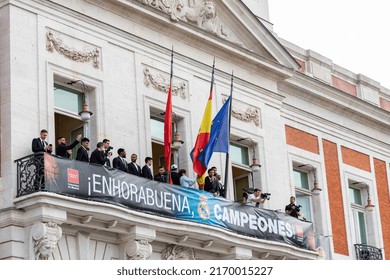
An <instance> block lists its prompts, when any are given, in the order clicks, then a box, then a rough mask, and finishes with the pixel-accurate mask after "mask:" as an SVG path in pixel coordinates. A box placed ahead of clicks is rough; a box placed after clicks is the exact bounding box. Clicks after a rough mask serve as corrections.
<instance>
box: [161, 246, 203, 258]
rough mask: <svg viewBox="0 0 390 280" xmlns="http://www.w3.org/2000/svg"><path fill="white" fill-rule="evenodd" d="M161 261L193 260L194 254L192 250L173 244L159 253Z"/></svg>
mask: <svg viewBox="0 0 390 280" xmlns="http://www.w3.org/2000/svg"><path fill="white" fill-rule="evenodd" d="M161 259H163V260H195V253H194V250H193V249H192V248H189V247H184V246H178V245H175V244H169V245H167V246H166V247H165V248H164V250H163V251H162V252H161Z"/></svg>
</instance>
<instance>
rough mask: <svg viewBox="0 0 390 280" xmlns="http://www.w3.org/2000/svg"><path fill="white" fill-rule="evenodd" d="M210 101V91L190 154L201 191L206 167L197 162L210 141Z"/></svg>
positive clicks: (211, 94)
mask: <svg viewBox="0 0 390 280" xmlns="http://www.w3.org/2000/svg"><path fill="white" fill-rule="evenodd" d="M212 101H213V92H212V90H211V91H210V96H209V100H208V101H207V105H206V109H205V110H204V114H203V119H202V122H201V124H200V129H199V132H198V136H197V138H196V142H195V146H194V149H193V150H192V152H191V157H192V162H193V166H194V171H195V172H196V174H198V176H199V177H198V179H197V181H198V185H199V188H200V189H203V186H204V180H205V178H206V171H207V166H204V165H203V163H202V162H200V161H199V160H198V156H199V154H200V153H201V152H202V151H203V149H204V147H205V146H206V145H207V143H208V142H209V140H210V130H211V121H212V110H213V108H212Z"/></svg>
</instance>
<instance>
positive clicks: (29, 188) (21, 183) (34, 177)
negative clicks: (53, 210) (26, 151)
mask: <svg viewBox="0 0 390 280" xmlns="http://www.w3.org/2000/svg"><path fill="white" fill-rule="evenodd" d="M43 155H44V153H43V152H40V153H36V154H32V155H28V156H25V157H22V158H20V159H17V160H15V162H16V166H17V172H16V176H17V191H16V197H19V196H23V195H26V194H30V193H34V192H37V191H41V190H44V189H45V176H44V157H43Z"/></svg>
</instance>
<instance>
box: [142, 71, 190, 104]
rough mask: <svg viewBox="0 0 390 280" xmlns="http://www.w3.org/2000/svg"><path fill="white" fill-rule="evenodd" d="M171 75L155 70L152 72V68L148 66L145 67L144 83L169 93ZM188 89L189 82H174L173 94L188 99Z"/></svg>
mask: <svg viewBox="0 0 390 280" xmlns="http://www.w3.org/2000/svg"><path fill="white" fill-rule="evenodd" d="M169 80H170V77H169V75H164V74H162V73H158V72H157V71H155V72H154V73H152V70H151V69H149V68H148V67H145V68H144V84H145V86H146V87H149V86H151V87H153V88H154V89H156V90H158V91H161V92H164V93H168V90H169V83H170V81H169ZM186 90H187V84H186V82H184V81H180V82H176V83H175V82H172V95H173V96H180V97H181V98H182V99H186Z"/></svg>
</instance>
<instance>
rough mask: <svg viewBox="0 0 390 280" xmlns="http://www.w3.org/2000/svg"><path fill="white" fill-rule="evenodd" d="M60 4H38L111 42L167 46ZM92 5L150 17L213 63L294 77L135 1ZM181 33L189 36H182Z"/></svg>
mask: <svg viewBox="0 0 390 280" xmlns="http://www.w3.org/2000/svg"><path fill="white" fill-rule="evenodd" d="M35 1H36V0H35ZM88 1H89V0H87V3H88ZM37 2H38V1H37ZM58 2H59V3H52V2H50V1H47V2H41V1H39V5H46V6H47V7H49V8H51V9H53V10H57V11H58V12H59V14H58V15H57V14H56V19H55V20H57V21H58V20H63V21H68V20H69V19H68V17H71V18H76V19H78V20H79V19H82V21H83V22H86V23H90V24H91V25H93V26H96V27H98V28H99V31H98V33H101V35H102V38H104V39H105V40H109V41H111V39H114V38H115V39H114V40H115V41H117V40H118V39H119V40H122V41H123V39H122V38H125V39H126V38H131V40H132V41H134V42H142V44H144V45H145V46H147V47H148V48H150V49H156V50H158V51H161V49H163V48H164V46H162V45H156V44H155V43H154V42H153V40H147V39H143V38H140V37H139V36H137V34H135V33H129V32H128V31H127V30H128V29H127V28H126V27H125V26H115V27H114V26H112V25H111V24H109V23H108V22H107V23H105V22H104V21H103V20H100V21H98V20H96V19H94V18H93V16H92V15H91V14H88V11H89V10H88V9H82V7H75V8H74V9H73V10H70V9H68V8H66V7H65V6H62V5H61V1H58ZM64 2H65V1H64ZM90 2H91V3H89V4H93V5H97V6H99V7H100V6H101V5H103V6H105V8H104V10H105V12H106V13H110V14H116V15H119V16H121V17H123V18H126V19H128V20H129V21H136V22H139V24H142V23H143V22H145V18H146V17H147V18H148V22H149V24H150V26H149V27H150V28H151V29H155V30H156V31H158V32H161V30H163V31H164V32H166V35H167V36H170V37H172V38H174V40H176V41H178V42H182V41H183V40H185V42H186V43H188V44H190V45H192V46H194V47H197V48H198V49H200V50H204V52H206V53H208V52H210V50H211V49H212V50H213V53H212V54H210V57H211V60H212V57H213V56H216V57H218V56H219V57H221V58H223V59H226V60H227V61H231V63H235V64H236V65H240V66H241V67H243V68H245V69H248V70H250V71H253V72H254V73H259V70H260V69H262V71H261V72H260V73H261V74H262V75H264V76H267V77H269V78H271V79H275V80H281V79H285V78H288V77H290V76H291V73H290V71H289V70H290V69H288V68H287V67H285V66H283V65H281V64H279V63H277V62H276V61H273V60H270V59H267V58H265V57H262V56H260V55H258V54H256V53H254V52H251V51H249V50H246V49H244V48H240V47H239V46H237V45H236V44H234V43H232V42H229V41H227V40H225V39H222V38H220V37H218V36H212V35H210V34H209V33H208V32H206V31H204V30H201V29H199V28H197V27H196V26H193V25H191V24H189V23H186V22H179V23H177V24H172V22H171V21H170V19H169V16H168V15H167V14H165V13H163V12H161V11H158V10H156V9H154V8H151V7H148V6H146V5H142V4H141V3H139V2H136V1H135V0H134V1H123V0H106V1H93V2H92V1H90ZM31 3H32V4H31V5H33V6H34V7H35V6H36V5H37V4H35V5H34V2H33V1H31ZM98 4H99V5H98ZM113 7H116V10H114V9H112V8H113ZM35 8H36V9H37V11H39V10H40V9H39V7H35ZM77 9H80V11H78V10H77ZM102 9H103V7H102ZM81 10H84V12H85V13H86V14H85V16H83V14H82V12H81ZM130 11H131V12H130ZM45 16H46V15H45ZM49 18H50V16H49ZM107 18H109V17H107ZM79 23H80V22H79ZM79 26H83V24H81V25H80V24H79ZM85 27H86V26H85ZM86 28H89V27H86ZM96 31H97V30H94V32H96ZM180 34H186V36H185V37H183V36H181V35H180ZM96 35H97V34H96ZM117 36H119V37H120V38H117ZM178 36H179V37H178ZM166 48H167V49H168V50H170V49H171V45H169V46H166ZM164 49H165V48H164ZM142 50H143V51H145V48H142ZM176 50H177V49H176ZM177 52H178V53H180V50H177ZM190 59H192V58H190ZM192 60H193V59H192ZM236 74H237V72H236Z"/></svg>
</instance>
